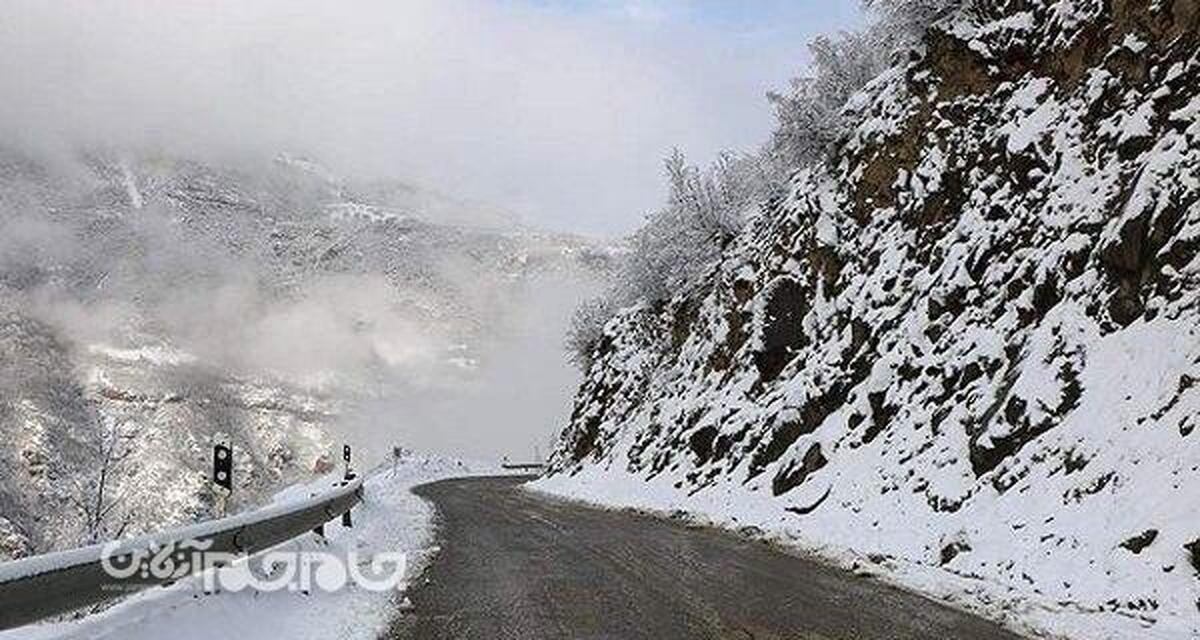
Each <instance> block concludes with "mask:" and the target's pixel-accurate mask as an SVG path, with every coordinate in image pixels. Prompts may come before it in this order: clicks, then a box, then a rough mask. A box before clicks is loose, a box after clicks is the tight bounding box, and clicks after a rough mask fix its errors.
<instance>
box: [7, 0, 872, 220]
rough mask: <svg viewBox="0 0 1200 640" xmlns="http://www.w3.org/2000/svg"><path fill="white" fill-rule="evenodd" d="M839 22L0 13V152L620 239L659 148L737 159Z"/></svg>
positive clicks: (48, 6)
mask: <svg viewBox="0 0 1200 640" xmlns="http://www.w3.org/2000/svg"><path fill="white" fill-rule="evenodd" d="M860 20H861V16H860V15H859V10H858V2H857V1H856V0H761V1H755V2H738V1H733V0H729V1H725V0H696V1H687V0H658V1H652V0H645V1H628V2H623V1H618V0H490V1H484V0H409V1H405V2H399V1H396V2H383V1H360V2H323V3H322V2H311V1H307V0H266V1H260V2H248V1H246V0H216V1H206V2H199V1H195V2H184V1H182V0H180V1H172V2H168V1H166V0H160V1H157V2H152V1H149V0H146V1H143V2H133V1H120V2H118V1H103V0H97V1H95V2H65V1H64V2H47V1H45V0H5V2H4V3H3V5H2V6H0V51H3V52H4V56H3V57H0V83H2V84H0V135H3V136H4V139H5V140H6V141H7V142H8V143H10V144H13V143H15V144H19V145H21V146H23V147H25V148H26V149H29V150H37V151H56V150H57V151H60V152H61V151H62V150H63V149H67V148H70V147H72V146H74V145H76V144H78V143H79V142H84V143H87V144H94V143H100V144H116V145H125V146H151V147H156V148H165V149H168V150H170V151H173V152H179V153H185V154H190V155H196V156H205V155H208V156H220V155H222V154H245V153H254V154H271V155H274V154H275V153H277V152H278V151H281V150H287V151H290V152H293V153H301V154H307V155H310V156H315V157H317V158H320V159H321V160H323V161H324V162H325V163H326V164H328V165H330V166H331V167H332V168H333V169H334V170H335V171H338V172H341V173H345V174H352V175H358V176H387V177H397V178H404V179H408V180H411V181H414V182H417V183H419V184H424V185H427V186H430V187H434V188H436V189H438V190H440V191H443V192H446V193H448V194H452V195H455V196H459V197H465V198H470V199H476V200H482V201H486V202H489V203H492V204H495V205H498V206H500V207H503V208H505V209H508V210H510V211H511V212H513V213H514V214H516V215H517V216H518V217H519V218H520V219H521V220H523V221H524V222H527V223H529V224H531V225H535V226H541V227H547V228H553V229H566V230H578V231H584V232H590V233H621V232H624V231H628V230H630V229H631V228H633V227H634V226H636V225H637V223H638V222H639V221H640V220H641V218H642V216H643V215H644V214H645V213H646V212H647V211H648V210H650V209H651V208H653V207H655V206H657V205H658V204H659V203H660V202H661V200H662V178H661V158H662V157H663V156H664V155H665V153H666V152H667V151H668V150H669V149H670V147H671V146H673V145H678V146H679V147H681V148H682V149H684V150H685V151H686V152H687V153H688V154H689V156H691V157H692V158H693V159H695V160H705V159H707V158H710V157H711V156H712V155H713V154H714V153H715V152H716V151H717V150H719V149H722V148H733V149H740V148H750V147H753V146H755V145H757V144H758V143H760V142H761V141H763V140H764V139H765V138H766V135H767V132H768V131H769V127H770V124H771V115H770V110H769V107H768V106H767V104H766V102H765V99H764V97H763V94H764V92H765V91H766V90H767V89H769V88H772V87H778V86H782V85H783V84H784V83H785V82H786V79H787V78H788V77H789V76H790V75H793V74H794V73H795V72H796V71H797V70H799V69H801V68H802V66H803V64H804V62H805V43H806V42H807V41H808V40H809V39H810V38H811V37H812V36H814V35H816V34H818V33H822V32H829V31H836V30H837V29H839V28H846V27H853V26H854V25H855V24H857V23H858V22H859V21H860Z"/></svg>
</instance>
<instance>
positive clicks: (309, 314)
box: [0, 151, 609, 557]
mask: <svg viewBox="0 0 1200 640" xmlns="http://www.w3.org/2000/svg"><path fill="white" fill-rule="evenodd" d="M456 207H457V209H456ZM433 209H437V210H436V211H434V210H433ZM451 209H454V210H455V216H448V215H445V214H446V211H448V210H451ZM451 218H453V219H451ZM480 218H481V219H480V220H479V224H473V222H474V221H475V220H476V216H475V212H474V211H473V210H469V209H466V208H465V205H461V204H459V203H455V202H454V201H452V200H449V199H447V198H443V197H441V196H437V195H434V194H429V193H426V192H422V191H420V190H419V189H415V188H413V187H410V186H406V185H402V184H396V185H378V184H376V185H372V186H371V187H369V188H367V187H358V188H356V187H353V186H349V185H348V183H346V182H344V181H342V180H340V179H338V178H336V177H333V176H331V175H330V174H329V172H327V171H326V170H324V169H322V168H321V167H320V166H319V165H316V164H315V163H312V162H309V161H305V160H298V159H295V158H290V157H286V156H281V157H280V158H279V159H278V160H276V161H274V162H270V163H265V164H262V165H247V166H227V167H226V166H214V165H211V164H205V163H200V162H195V161H191V160H188V159H185V158H177V157H134V158H129V157H124V156H122V155H120V154H116V153H111V154H109V153H87V154H81V155H80V156H79V157H78V158H72V159H70V160H69V161H68V162H65V163H64V162H61V161H60V162H56V163H47V162H44V161H38V160H35V159H32V158H28V157H24V156H22V155H20V154H17V153H15V152H12V151H6V152H4V153H0V439H2V440H3V441H4V443H5V444H4V446H3V447H0V557H4V556H15V555H24V554H29V553H40V552H45V551H49V550H53V549H58V548H63V547H69V546H74V545H77V544H80V543H82V542H87V541H88V540H90V539H93V538H99V539H107V538H109V537H112V536H116V535H122V534H133V533H137V532H140V531H143V530H147V529H155V528H159V527H162V526H165V525H169V524H175V523H179V522H184V521H190V520H192V519H195V518H201V517H208V516H209V515H211V509H212V496H211V495H210V494H209V489H208V482H207V480H206V474H207V473H208V468H207V465H208V459H209V455H210V453H209V452H210V447H211V445H212V443H213V442H214V441H215V440H228V441H230V442H231V443H232V444H233V448H234V453H235V468H236V474H235V475H236V478H235V479H236V483H237V488H236V492H235V502H234V505H233V507H234V508H238V507H241V506H245V505H248V504H251V503H253V502H255V501H256V500H258V499H259V498H260V497H262V496H264V495H266V494H267V493H268V492H269V491H270V490H271V489H274V488H277V487H279V486H280V485H282V484H285V483H290V482H292V481H294V480H296V479H299V478H303V477H306V476H308V475H310V474H312V473H314V472H315V471H319V470H321V469H327V468H329V467H331V464H330V462H331V460H334V459H336V455H335V448H337V449H338V450H340V440H339V436H338V435H337V434H338V433H344V431H339V428H340V427H339V424H340V422H341V421H342V420H343V418H344V417H345V415H346V413H347V412H348V411H349V410H351V409H353V408H354V407H355V406H356V404H357V403H358V402H359V400H361V399H364V398H378V397H380V396H381V395H386V394H387V393H388V392H389V389H390V387H391V385H392V384H393V383H394V382H395V381H397V380H399V381H412V380H421V381H428V380H435V381H436V380H446V381H447V382H446V384H453V383H454V381H455V380H458V379H460V378H461V379H464V380H469V379H470V377H471V376H472V375H473V374H474V366H475V364H477V361H478V359H479V358H480V357H482V356H481V349H480V345H481V344H482V343H485V342H486V341H487V340H489V339H493V338H494V337H495V334H496V331H497V329H496V327H497V325H501V324H503V322H504V320H505V319H506V318H507V317H508V315H509V314H510V312H511V311H512V309H511V308H510V303H509V301H508V300H507V298H506V296H507V294H508V292H511V291H513V290H514V288H515V287H519V286H521V283H524V282H528V281H531V280H533V279H536V278H538V277H541V276H543V275H547V274H554V275H556V276H561V277H564V278H568V279H569V278H578V279H580V280H581V281H585V280H589V279H593V278H596V277H599V276H600V275H602V274H603V273H604V271H605V270H606V268H607V262H608V255H609V250H608V249H607V248H606V247H605V246H603V245H599V244H595V243H593V242H592V241H590V240H587V239H584V238H578V237H571V236H565V235H553V234H541V233H536V232H534V231H530V230H526V229H520V228H517V227H515V226H513V225H510V224H503V223H502V222H501V221H500V220H499V219H498V218H497V217H496V216H495V215H493V214H492V213H489V212H485V213H483V214H481V215H480ZM429 384H432V383H429ZM385 448H386V447H385ZM102 484H103V485H104V490H103V491H101V485H102Z"/></svg>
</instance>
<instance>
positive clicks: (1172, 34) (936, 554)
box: [541, 0, 1200, 638]
mask: <svg viewBox="0 0 1200 640" xmlns="http://www.w3.org/2000/svg"><path fill="white" fill-rule="evenodd" d="M961 4H963V5H965V6H966V10H965V11H963V12H960V13H957V14H956V15H955V16H954V17H953V18H951V19H949V20H946V21H943V22H940V23H938V24H937V25H935V26H934V28H932V29H931V30H930V31H929V32H928V33H927V35H926V37H925V41H924V43H923V47H921V49H920V51H919V52H918V53H917V54H915V55H914V56H912V57H910V58H908V59H905V60H902V61H898V62H897V63H896V64H895V65H894V66H893V67H891V68H890V69H889V70H887V71H886V72H885V73H883V74H882V75H881V76H880V77H878V78H876V79H875V80H874V81H873V82H872V83H870V84H869V85H868V86H867V88H866V89H865V90H863V91H861V92H859V93H858V94H857V95H855V96H854V97H853V98H851V99H850V102H849V104H848V106H847V107H846V111H845V112H844V113H845V114H846V116H847V117H846V118H845V120H846V121H847V122H851V123H856V124H855V125H854V126H853V127H852V128H851V129H850V130H849V131H848V132H846V134H845V135H843V136H842V138H841V139H840V140H839V141H838V142H837V143H836V147H835V150H834V151H833V152H832V154H831V155H830V157H829V158H828V159H826V160H824V161H823V162H820V163H817V164H815V165H812V166H809V167H806V168H803V169H802V170H799V171H798V172H796V173H795V174H794V175H793V177H792V179H791V181H790V188H789V193H788V194H787V195H786V197H784V198H781V199H780V200H779V201H776V202H772V203H770V204H768V205H767V206H765V207H763V209H762V210H761V211H760V212H759V213H758V214H757V215H756V216H755V217H754V218H753V219H752V220H751V221H750V222H749V224H748V226H747V227H746V228H745V229H744V230H742V231H741V232H740V233H739V234H738V235H737V236H736V237H735V239H734V240H733V241H732V243H731V244H730V245H729V246H728V247H727V248H726V250H725V251H724V253H723V257H722V258H721V259H720V261H719V263H718V264H716V265H715V266H714V267H713V268H712V269H711V271H709V272H708V275H707V276H705V277H704V279H703V281H702V283H701V284H700V285H699V286H698V287H696V289H695V290H694V291H691V292H686V293H681V294H678V295H676V296H675V297H674V298H672V299H670V300H669V301H668V302H665V303H662V304H642V305H639V306H635V307H631V308H626V309H624V310H623V311H621V312H620V313H619V314H618V315H617V317H616V318H615V319H613V320H611V321H610V322H609V323H608V324H607V325H606V327H605V331H604V334H603V337H602V338H600V340H599V341H598V343H597V344H596V346H595V348H594V350H593V352H592V363H591V365H590V367H589V369H588V371H587V374H586V378H585V381H584V383H583V384H582V387H581V388H580V390H579V393H578V396H577V400H576V405H575V410H574V413H573V415H572V416H571V419H570V423H569V425H568V426H567V428H566V430H565V432H564V434H563V437H562V441H561V446H560V448H559V449H558V451H557V452H556V454H555V455H554V458H553V463H552V471H551V473H550V476H549V477H548V478H547V479H545V480H543V481H542V482H541V486H542V487H543V488H545V489H547V490H551V491H554V492H558V493H564V494H567V495H571V496H575V497H583V498H588V499H593V500H596V501H599V502H604V503H610V504H611V503H619V504H626V505H634V506H640V507H647V508H654V509H660V510H664V511H671V510H675V509H682V510H686V511H691V512H694V513H697V514H701V515H704V516H706V517H707V518H709V519H712V520H715V521H718V522H721V523H723V524H726V525H729V526H734V527H749V528H752V529H758V530H761V529H765V530H768V531H771V532H773V533H774V534H775V535H778V536H782V537H784V538H787V539H790V540H792V541H793V542H796V543H797V544H800V545H802V546H804V547H807V548H810V549H814V550H817V551H820V552H822V553H824V554H826V555H829V556H831V557H836V558H840V559H843V560H845V561H846V562H847V563H849V564H855V565H857V566H859V568H860V569H862V570H864V571H874V572H877V573H882V574H885V575H888V576H890V577H891V578H892V579H895V580H898V581H900V582H902V583H905V584H908V585H910V586H914V587H916V588H919V589H922V590H925V591H927V592H930V593H935V594H938V595H941V596H946V597H948V598H953V599H954V600H955V601H957V602H959V603H960V604H962V605H964V606H969V607H974V608H978V609H981V610H983V611H985V612H987V613H989V614H991V615H994V616H997V617H1001V618H1005V619H1007V620H1009V621H1011V622H1013V623H1014V624H1016V625H1018V626H1021V627H1022V628H1025V629H1034V630H1050V631H1053V632H1063V633H1070V634H1078V635H1079V636H1080V637H1089V638H1099V637H1110V638H1118V637H1120V638H1127V637H1147V638H1148V637H1156V638H1186V637H1196V636H1197V634H1200V433H1197V430H1198V429H1197V427H1198V426H1200V384H1197V381H1200V257H1198V254H1200V251H1198V250H1200V5H1197V3H1196V2H1194V1H1193V0H1174V1H1171V0H1160V1H1157V2H1126V1H1118V0H1114V1H1112V2H1108V1H1105V2H1100V1H1099V0H1055V1H1046V2H1042V1H1010V2H991V3H985V2H967V3H961Z"/></svg>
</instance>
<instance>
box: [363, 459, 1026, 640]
mask: <svg viewBox="0 0 1200 640" xmlns="http://www.w3.org/2000/svg"><path fill="white" fill-rule="evenodd" d="M522 481H523V479H514V478H469V479H457V480H447V481H442V482H436V483H433V484H427V485H424V486H421V487H417V489H416V490H415V492H416V493H417V494H418V495H421V496H423V497H425V498H427V499H429V500H431V501H432V502H433V503H434V505H436V507H437V510H438V513H439V516H440V525H439V529H438V536H439V538H440V541H439V544H440V545H441V552H440V553H439V554H438V556H437V558H436V559H435V560H434V561H433V563H432V564H431V565H430V567H429V568H428V569H427V570H426V572H425V574H424V576H422V577H421V578H419V579H417V580H416V581H415V582H414V585H413V587H412V589H411V590H410V592H409V594H408V596H409V598H410V599H411V601H412V605H413V607H412V609H411V610H409V611H406V612H403V613H401V614H399V616H398V617H397V618H396V620H395V621H394V623H393V625H392V628H391V629H390V631H389V632H388V634H387V635H386V636H385V637H386V638H388V639H390V640H408V639H413V640H441V639H450V638H453V639H456V640H457V639H472V640H473V639H479V640H504V639H514V640H540V639H543V638H570V639H572V640H585V639H596V640H599V639H604V640H609V639H622V640H624V639H627V638H646V639H648V640H670V639H674V638H680V639H683V638H687V639H692V638H696V639H700V638H736V639H739V640H743V639H749V638H755V639H774V638H789V639H803V640H818V639H820V640H875V639H879V640H883V639H887V640H905V639H915V638H923V639H930V640H953V639H959V638H961V639H963V640H1001V639H1003V640H1015V639H1016V638H1018V636H1016V635H1013V634H1011V633H1008V632H1006V631H1003V630H1002V629H1000V628H999V627H998V626H997V625H995V624H993V623H990V622H986V621H983V620H980V619H978V618H974V617H971V616H969V615H967V614H964V613H960V612H957V611H954V610H952V609H950V608H947V607H945V606H942V605H939V604H936V603H934V602H931V601H929V600H926V599H924V598H921V597H919V596H916V595H912V594H909V593H906V592H904V591H900V590H898V589H894V588H890V587H887V586H885V585H881V584H880V583H878V582H876V581H874V580H870V579H867V578H862V577H858V576H854V575H852V574H850V573H846V572H844V571H840V570H837V569H833V568H830V567H827V566H824V565H821V564H819V563H816V562H813V561H811V560H807V559H804V558H801V557H797V556H793V555H789V554H785V553H781V552H780V551H778V550H776V549H773V548H772V547H770V546H768V545H766V544H764V543H762V542H754V541H750V540H746V539H742V538H740V537H738V536H735V535H732V534H730V533H726V532H721V531H716V530H712V529H704V528H694V527H687V526H684V525H682V524H679V523H675V522H671V521H667V520H663V519H659V518H654V517H650V516H643V515H637V514H630V513H626V512H616V511H605V510H599V509H590V508H587V507H581V506H578V505H574V504H570V503H566V502H560V501H557V500H551V499H547V498H543V497H539V496H537V495H536V494H532V493H530V492H527V491H524V490H521V489H520V488H519V484H520V483H521V482H522Z"/></svg>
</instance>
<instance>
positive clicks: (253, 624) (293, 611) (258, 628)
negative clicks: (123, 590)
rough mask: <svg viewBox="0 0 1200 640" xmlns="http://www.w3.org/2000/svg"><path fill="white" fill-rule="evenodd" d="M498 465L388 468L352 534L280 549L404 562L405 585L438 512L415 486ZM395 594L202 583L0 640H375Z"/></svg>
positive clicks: (283, 497)
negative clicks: (212, 589)
mask: <svg viewBox="0 0 1200 640" xmlns="http://www.w3.org/2000/svg"><path fill="white" fill-rule="evenodd" d="M499 473H501V471H500V470H499V468H498V467H497V466H495V465H491V464H486V463H468V462H460V461H457V460H450V459H445V458H436V457H425V456H410V457H408V458H406V459H405V460H404V461H402V462H401V463H400V464H399V465H398V466H397V468H396V470H395V473H394V474H393V472H392V469H391V467H390V466H384V467H381V468H379V469H377V470H375V471H374V472H372V473H371V474H370V475H368V477H367V479H366V481H365V483H364V489H365V493H364V499H363V502H362V504H361V505H359V506H358V507H355V509H354V511H353V518H354V526H353V527H352V528H350V529H345V528H342V526H341V525H340V524H339V523H337V522H331V523H329V524H327V525H326V526H325V534H326V536H327V540H328V545H323V544H321V543H320V542H319V541H318V539H317V537H316V536H315V535H313V534H308V535H305V536H303V537H301V538H298V539H296V540H294V541H291V542H288V543H285V544H284V545H281V547H280V548H283V549H295V550H299V551H316V550H328V551H331V552H333V553H337V554H339V555H341V554H347V553H349V552H357V554H358V555H359V557H360V558H364V559H365V558H367V557H369V556H371V555H372V554H375V553H379V552H397V551H400V552H404V553H406V554H407V556H408V558H407V560H408V566H407V571H406V575H407V576H409V577H411V576H415V575H418V574H419V573H420V571H421V570H422V569H423V568H424V565H425V564H426V562H427V561H428V559H429V558H430V557H431V555H432V552H434V551H436V548H435V547H433V534H434V531H433V515H434V513H433V508H432V507H431V506H430V505H429V504H428V503H426V502H425V501H424V500H422V499H421V498H418V497H417V496H415V495H413V494H412V493H411V489H412V488H413V487H414V486H417V485H420V484H424V483H426V482H431V481H434V480H439V479H442V478H450V477H462V476H470V475H494V474H499ZM308 486H309V485H300V486H296V487H291V488H288V489H285V490H284V491H281V492H280V493H278V494H277V495H276V496H275V498H274V501H275V502H282V501H287V500H291V499H294V498H295V497H297V496H302V495H304V494H305V493H306V492H307V489H308ZM400 597H401V596H400V594H398V593H397V592H396V591H385V592H379V591H370V590H366V589H359V588H356V587H354V586H353V585H350V586H347V587H346V588H345V589H342V590H339V591H333V592H325V591H320V590H313V591H311V592H310V594H309V595H305V594H302V593H293V592H288V591H276V592H271V593H256V592H252V591H239V592H222V593H217V594H212V595H204V594H203V593H202V591H201V587H200V584H199V582H198V581H197V580H187V581H184V582H182V583H180V584H177V585H174V586H172V587H168V588H155V589H150V590H147V591H144V592H141V593H138V594H136V595H134V596H132V597H130V598H129V599H127V600H126V601H124V602H122V603H120V604H118V605H116V606H113V607H112V608H110V609H108V610H106V611H103V612H101V613H98V614H96V615H92V616H89V617H86V618H83V619H80V620H75V621H68V622H56V623H47V624H42V625H34V626H29V627H23V628H18V629H12V630H9V631H6V632H0V640H17V639H18V638H20V639H21V640H74V639H84V638H87V639H89V640H91V639H96V640H100V639H105V638H110V639H120V640H140V639H143V638H144V639H147V640H150V639H161V638H171V639H172V640H190V639H192V638H196V639H201V638H204V639H207V638H232V637H237V638H240V639H242V640H254V639H257V638H288V639H289V640H305V639H308V638H312V639H317V638H321V639H336V640H357V639H359V638H362V639H371V640H373V639H374V638H376V637H378V636H379V634H380V633H381V632H382V631H383V630H385V629H386V628H387V625H388V623H389V621H390V620H391V617H392V616H393V615H394V613H395V605H396V602H397V600H398V599H399V598H400Z"/></svg>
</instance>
